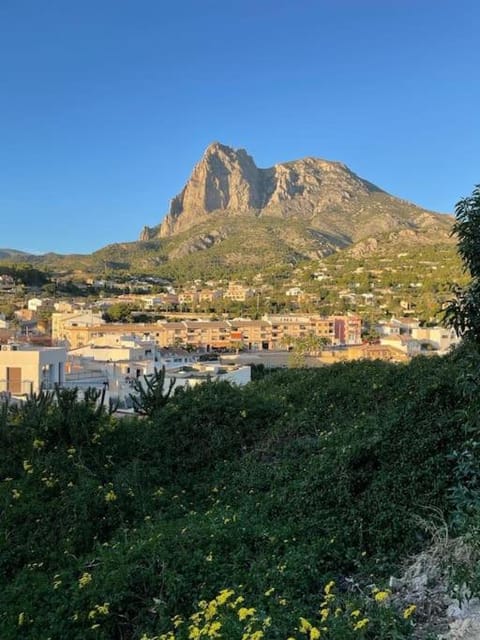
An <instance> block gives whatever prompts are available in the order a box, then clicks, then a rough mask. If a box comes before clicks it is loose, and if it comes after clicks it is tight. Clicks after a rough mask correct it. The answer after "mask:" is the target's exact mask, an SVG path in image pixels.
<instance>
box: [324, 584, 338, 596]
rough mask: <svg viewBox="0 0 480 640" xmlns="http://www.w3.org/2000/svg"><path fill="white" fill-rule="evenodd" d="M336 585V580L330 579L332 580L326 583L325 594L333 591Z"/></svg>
mask: <svg viewBox="0 0 480 640" xmlns="http://www.w3.org/2000/svg"><path fill="white" fill-rule="evenodd" d="M334 586H335V581H334V580H330V582H329V583H328V584H326V585H325V589H324V592H325V595H327V596H328V594H329V593H330V592H331V590H332V589H333V587H334Z"/></svg>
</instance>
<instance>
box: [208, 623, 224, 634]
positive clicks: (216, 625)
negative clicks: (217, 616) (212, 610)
mask: <svg viewBox="0 0 480 640" xmlns="http://www.w3.org/2000/svg"><path fill="white" fill-rule="evenodd" d="M221 628H222V623H221V622H219V621H218V620H215V622H212V624H211V625H210V627H209V628H208V631H207V635H208V637H209V638H218V637H219V636H220V634H219V633H218V632H219V630H220V629H221Z"/></svg>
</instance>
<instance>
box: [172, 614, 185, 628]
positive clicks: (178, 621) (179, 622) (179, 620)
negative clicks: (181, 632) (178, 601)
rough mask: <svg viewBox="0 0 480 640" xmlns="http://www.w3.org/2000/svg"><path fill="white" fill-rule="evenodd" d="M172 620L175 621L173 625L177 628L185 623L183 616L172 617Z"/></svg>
mask: <svg viewBox="0 0 480 640" xmlns="http://www.w3.org/2000/svg"><path fill="white" fill-rule="evenodd" d="M172 622H173V626H174V627H175V629H176V628H177V627H179V626H180V625H182V624H183V618H182V616H174V617H173V618H172Z"/></svg>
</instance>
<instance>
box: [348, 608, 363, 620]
mask: <svg viewBox="0 0 480 640" xmlns="http://www.w3.org/2000/svg"><path fill="white" fill-rule="evenodd" d="M361 614H362V612H361V611H360V609H355V611H352V613H351V614H350V615H351V616H352V618H358V617H359V616H360V615H361Z"/></svg>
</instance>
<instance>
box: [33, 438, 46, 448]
mask: <svg viewBox="0 0 480 640" xmlns="http://www.w3.org/2000/svg"><path fill="white" fill-rule="evenodd" d="M44 446H45V441H44V440H40V438H35V440H34V441H33V448H34V449H42V448H43V447H44Z"/></svg>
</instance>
